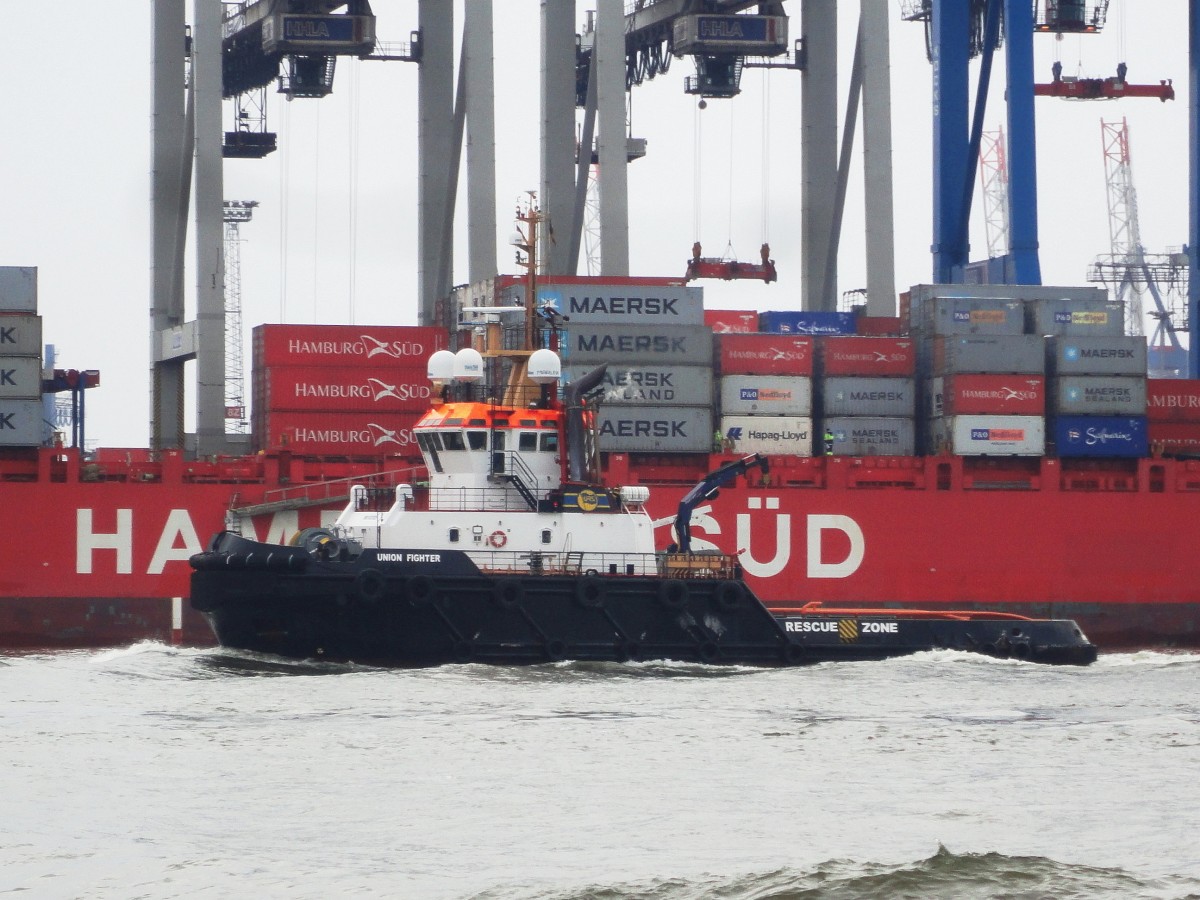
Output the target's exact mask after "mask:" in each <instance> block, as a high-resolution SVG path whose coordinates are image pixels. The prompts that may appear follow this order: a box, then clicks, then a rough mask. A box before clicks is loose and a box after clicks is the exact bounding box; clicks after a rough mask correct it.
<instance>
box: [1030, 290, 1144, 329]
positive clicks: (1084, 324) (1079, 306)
mask: <svg viewBox="0 0 1200 900" xmlns="http://www.w3.org/2000/svg"><path fill="white" fill-rule="evenodd" d="M1097 290H1102V289H1099V288H1097ZM1025 330H1026V331H1028V332H1029V333H1030V334H1053V335H1070V336H1071V337H1080V336H1097V337H1103V336H1108V337H1116V336H1119V335H1122V334H1124V332H1125V304H1124V303H1122V302H1121V301H1120V300H1109V299H1108V296H1107V295H1106V294H1105V295H1103V296H1098V297H1094V298H1076V299H1071V298H1070V297H1055V298H1053V299H1043V300H1031V301H1029V302H1028V303H1026V304H1025Z"/></svg>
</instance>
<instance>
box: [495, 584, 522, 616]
mask: <svg viewBox="0 0 1200 900" xmlns="http://www.w3.org/2000/svg"><path fill="white" fill-rule="evenodd" d="M492 596H493V597H494V598H495V600H496V605H497V606H499V607H500V608H501V609H514V608H516V607H518V606H520V605H521V601H522V600H523V599H525V588H524V587H523V586H522V585H521V582H519V581H516V580H515V579H506V580H504V581H497V582H496V584H495V585H493V587H492Z"/></svg>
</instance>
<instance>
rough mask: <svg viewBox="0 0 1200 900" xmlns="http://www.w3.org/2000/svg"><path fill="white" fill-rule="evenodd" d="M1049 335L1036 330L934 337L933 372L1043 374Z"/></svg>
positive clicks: (931, 342)
mask: <svg viewBox="0 0 1200 900" xmlns="http://www.w3.org/2000/svg"><path fill="white" fill-rule="evenodd" d="M1045 344H1046V339H1045V338H1043V337H1040V336H1038V335H1033V334H1018V335H958V336H957V337H935V338H933V339H932V340H931V341H930V373H931V374H933V375H956V374H959V373H962V374H965V375H967V374H969V375H1041V374H1043V373H1044V372H1045V370H1046V347H1045Z"/></svg>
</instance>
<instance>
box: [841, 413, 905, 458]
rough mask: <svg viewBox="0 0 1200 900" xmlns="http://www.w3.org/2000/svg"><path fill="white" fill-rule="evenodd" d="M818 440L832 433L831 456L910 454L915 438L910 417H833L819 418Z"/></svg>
mask: <svg viewBox="0 0 1200 900" xmlns="http://www.w3.org/2000/svg"><path fill="white" fill-rule="evenodd" d="M821 428H822V431H821V433H820V434H819V435H818V437H819V438H820V440H819V441H818V443H821V441H823V440H824V439H825V438H824V436H825V435H826V434H829V435H832V436H833V444H832V446H831V447H830V448H829V449H830V452H831V453H832V454H833V455H834V456H912V454H913V446H914V440H915V433H914V428H913V420H912V419H911V418H901V417H886V416H835V417H832V418H826V419H823V420H822V421H821Z"/></svg>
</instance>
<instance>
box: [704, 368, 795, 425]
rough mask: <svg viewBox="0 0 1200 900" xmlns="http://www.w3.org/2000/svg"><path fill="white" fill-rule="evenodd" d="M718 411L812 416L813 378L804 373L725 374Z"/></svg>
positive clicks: (734, 413) (743, 413)
mask: <svg viewBox="0 0 1200 900" xmlns="http://www.w3.org/2000/svg"><path fill="white" fill-rule="evenodd" d="M721 412H722V413H724V414H725V415H758V416H811V415H812V379H811V378H808V377H806V376H803V375H790V376H784V375H726V376H725V377H723V378H722V379H721Z"/></svg>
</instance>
